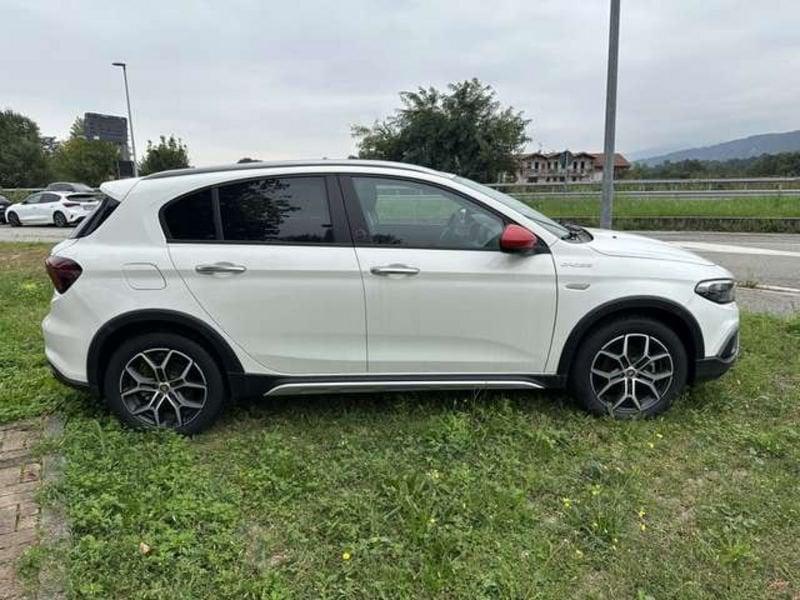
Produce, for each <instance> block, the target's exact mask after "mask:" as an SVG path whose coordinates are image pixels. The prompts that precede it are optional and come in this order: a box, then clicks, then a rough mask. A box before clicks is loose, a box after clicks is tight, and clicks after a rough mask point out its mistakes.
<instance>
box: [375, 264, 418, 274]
mask: <svg viewBox="0 0 800 600" xmlns="http://www.w3.org/2000/svg"><path fill="white" fill-rule="evenodd" d="M369 272H370V273H372V274H373V275H381V276H386V275H416V274H417V273H419V269H418V268H417V267H410V266H408V265H397V264H394V265H384V266H381V267H372V268H371V269H370V270H369Z"/></svg>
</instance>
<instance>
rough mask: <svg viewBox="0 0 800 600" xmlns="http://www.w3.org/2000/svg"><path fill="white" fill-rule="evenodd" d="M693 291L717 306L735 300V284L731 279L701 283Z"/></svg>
mask: <svg viewBox="0 0 800 600" xmlns="http://www.w3.org/2000/svg"><path fill="white" fill-rule="evenodd" d="M694 291H695V292H697V293H698V294H700V295H701V296H702V297H703V298H707V299H708V300H711V301H712V302H716V303H717V304H728V303H729V302H733V301H734V300H736V282H735V281H733V279H709V280H707V281H701V282H700V283H698V284H697V286H695V288H694Z"/></svg>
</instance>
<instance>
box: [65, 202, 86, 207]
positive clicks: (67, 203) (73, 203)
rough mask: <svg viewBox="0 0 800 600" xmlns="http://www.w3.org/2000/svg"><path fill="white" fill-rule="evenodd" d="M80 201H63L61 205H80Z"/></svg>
mask: <svg viewBox="0 0 800 600" xmlns="http://www.w3.org/2000/svg"><path fill="white" fill-rule="evenodd" d="M80 205H81V203H80V202H62V203H61V206H80Z"/></svg>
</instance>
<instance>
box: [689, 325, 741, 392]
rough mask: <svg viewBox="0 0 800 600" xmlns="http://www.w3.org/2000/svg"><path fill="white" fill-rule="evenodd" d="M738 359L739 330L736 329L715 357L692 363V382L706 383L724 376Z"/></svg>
mask: <svg viewBox="0 0 800 600" xmlns="http://www.w3.org/2000/svg"><path fill="white" fill-rule="evenodd" d="M738 357H739V330H738V329H736V330H735V331H734V332H733V333H731V334H730V335H729V336H728V338H727V339H726V340H725V343H724V344H723V346H722V351H721V352H720V353H719V354H718V355H717V356H711V357H707V358H701V359H698V360H696V361H695V363H694V382H695V383H699V382H701V381H708V380H710V379H716V378H717V377H721V376H722V375H724V374H725V373H726V372H727V371H728V369H730V368H731V367H732V366H733V364H734V363H735V362H736V359H737V358H738Z"/></svg>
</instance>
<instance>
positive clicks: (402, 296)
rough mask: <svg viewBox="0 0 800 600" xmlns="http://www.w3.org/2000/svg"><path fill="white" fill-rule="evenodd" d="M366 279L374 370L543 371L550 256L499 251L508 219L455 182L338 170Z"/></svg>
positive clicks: (551, 284)
mask: <svg viewBox="0 0 800 600" xmlns="http://www.w3.org/2000/svg"><path fill="white" fill-rule="evenodd" d="M342 186H343V189H344V190H345V196H346V201H347V209H348V215H349V217H350V223H351V227H352V233H353V237H354V240H355V244H356V251H357V253H358V261H359V264H360V267H361V273H362V276H363V279H364V289H365V295H366V306H367V341H368V344H367V347H368V368H369V371H370V372H371V373H386V374H403V373H473V374H475V373H481V374H493V373H503V374H509V373H521V374H536V373H542V372H544V367H545V363H546V361H547V354H548V351H549V348H550V341H551V337H552V331H553V322H554V319H555V310H556V281H555V268H554V265H553V260H552V255H550V254H549V253H540V254H533V255H527V256H521V255H512V254H507V253H504V252H501V251H500V247H499V239H500V234H501V233H502V231H503V228H504V226H505V224H506V222H507V219H505V218H504V217H503V216H501V215H498V214H496V213H494V212H493V211H491V210H490V209H488V208H487V207H485V206H484V205H482V204H480V203H478V202H477V201H475V200H473V199H470V198H466V197H464V196H462V195H461V194H459V193H456V192H454V191H452V190H446V189H444V188H442V187H439V186H434V185H431V184H428V183H423V182H421V181H415V180H411V179H402V178H397V179H395V178H388V177H372V176H355V175H354V176H343V177H342Z"/></svg>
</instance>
